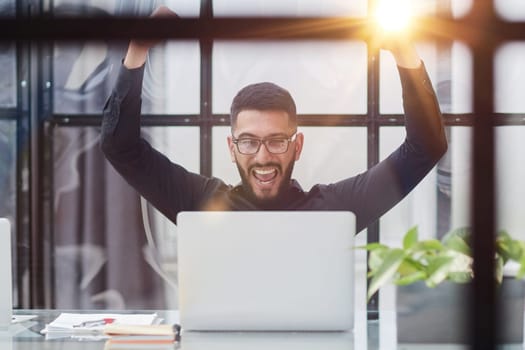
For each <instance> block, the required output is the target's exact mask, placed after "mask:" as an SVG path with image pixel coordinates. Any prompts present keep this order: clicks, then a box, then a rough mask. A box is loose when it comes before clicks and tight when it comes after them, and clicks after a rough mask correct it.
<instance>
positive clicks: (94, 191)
mask: <svg viewBox="0 0 525 350" xmlns="http://www.w3.org/2000/svg"><path fill="white" fill-rule="evenodd" d="M143 135H144V136H145V137H146V138H147V139H150V140H154V141H153V142H152V144H153V145H154V146H155V147H157V148H158V149H159V151H160V152H163V153H165V154H167V155H168V156H169V157H172V156H173V155H175V156H174V158H173V160H174V161H177V162H179V163H180V164H181V165H183V166H185V167H187V168H188V169H190V170H195V169H196V168H197V167H198V164H199V130H198V128H197V127H162V128H144V132H143ZM98 138H99V130H98V128H96V127H58V128H55V129H54V135H53V144H54V150H53V159H54V176H53V181H54V183H53V188H54V208H55V212H54V230H53V232H54V242H53V244H54V246H53V248H54V253H55V255H54V269H55V271H54V272H55V280H54V283H55V288H56V290H57V291H60V297H57V298H56V300H54V305H55V306H56V307H57V308H64V309H67V308H86V309H89V308H97V309H98V308H101V309H124V308H131V309H134V308H138V309H147V308H149V309H152V308H161V309H163V308H167V307H168V308H169V307H174V306H176V305H173V303H174V302H175V301H176V300H177V296H176V288H174V287H175V286H176V283H175V279H174V276H175V275H174V273H175V271H174V259H175V258H176V257H175V250H176V242H175V231H174V230H175V227H174V225H173V224H171V223H169V222H167V221H166V220H165V219H164V218H163V217H162V216H161V215H160V214H158V213H157V212H156V211H155V210H153V209H152V208H151V206H150V205H148V204H147V203H145V202H144V201H141V200H140V197H139V196H138V194H137V193H136V192H135V190H133V189H132V188H131V187H130V186H129V185H128V184H127V183H126V182H125V181H124V180H123V179H122V177H121V176H120V175H119V174H117V173H116V172H115V170H114V169H113V167H112V166H111V165H110V164H109V163H108V162H107V161H106V160H105V159H104V156H103V155H102V154H101V152H100V149H99V147H98ZM181 150H184V151H181ZM130 256H133V258H132V259H130V258H129V257H130ZM131 275H133V276H135V277H134V278H129V276H131ZM161 276H162V277H161Z"/></svg>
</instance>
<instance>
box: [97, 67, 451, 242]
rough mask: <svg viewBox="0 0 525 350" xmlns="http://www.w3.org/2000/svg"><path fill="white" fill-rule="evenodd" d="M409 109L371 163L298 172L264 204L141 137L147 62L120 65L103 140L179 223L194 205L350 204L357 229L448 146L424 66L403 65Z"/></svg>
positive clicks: (117, 162) (132, 179) (126, 172)
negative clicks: (333, 174) (319, 174)
mask: <svg viewBox="0 0 525 350" xmlns="http://www.w3.org/2000/svg"><path fill="white" fill-rule="evenodd" d="M398 70H399V74H400V77H401V85H402V89H403V107H404V110H405V127H406V131H407V137H406V139H405V141H404V142H403V143H402V144H401V145H400V146H399V147H398V148H397V149H396V150H395V151H394V152H393V153H392V154H390V156H389V157H388V158H386V159H385V160H383V161H382V162H380V163H379V164H377V165H375V166H374V167H373V168H371V169H369V170H367V171H365V172H363V173H361V174H358V175H355V176H353V177H349V178H346V179H343V180H341V181H338V182H335V183H332V184H319V185H315V186H313V187H312V188H311V189H310V191H304V190H303V189H302V188H301V186H300V185H299V183H298V182H297V181H295V180H292V182H291V184H290V186H289V188H288V190H287V191H286V193H285V194H284V195H283V196H282V198H281V200H280V201H279V202H278V204H275V205H274V206H272V207H269V208H261V207H258V206H257V205H256V204H254V203H252V202H251V201H250V200H249V197H248V196H247V195H246V194H245V193H244V189H243V187H242V186H240V185H238V186H235V187H234V186H230V185H227V184H225V183H224V182H223V181H222V180H220V179H217V178H213V177H211V178H210V177H206V176H202V175H200V174H196V173H192V172H189V171H187V170H186V169H184V168H183V167H182V166H180V165H178V164H175V163H172V162H171V161H170V160H169V159H168V158H167V157H166V156H164V155H163V154H161V153H160V152H158V151H157V150H155V149H154V148H152V147H151V145H150V144H149V143H148V142H147V141H146V140H144V139H143V138H141V137H140V109H141V91H142V79H143V76H144V66H142V67H140V68H136V69H131V70H130V69H127V68H125V67H124V66H121V68H120V72H119V76H118V79H117V82H116V85H115V87H114V89H113V91H112V93H111V95H110V97H109V99H108V100H107V102H106V105H105V107H104V112H103V116H104V118H103V121H102V134H101V146H102V150H103V152H104V153H105V155H106V157H107V159H108V160H109V161H110V162H111V164H113V166H114V167H115V169H116V170H117V171H118V172H119V173H120V174H121V175H122V176H123V177H124V178H125V179H126V181H127V182H128V183H129V184H130V185H131V186H133V187H134V188H135V189H136V190H137V191H138V192H139V193H140V194H141V195H142V196H143V197H144V198H146V199H147V200H148V201H149V202H150V203H151V204H153V205H154V206H155V207H156V208H157V209H158V210H159V211H161V212H162V213H163V214H164V215H166V217H167V218H168V219H170V220H171V221H173V222H174V223H176V216H177V213H179V212H180V211H194V210H261V209H271V210H349V211H352V212H354V213H355V215H356V218H357V232H359V231H361V230H362V229H363V228H365V227H366V226H368V225H369V224H370V223H371V222H372V221H374V220H376V219H378V218H379V217H380V216H381V215H383V214H384V213H385V212H386V211H388V210H389V209H390V208H392V207H393V206H394V205H395V204H396V203H398V202H399V201H400V200H401V199H402V198H403V197H405V196H406V195H407V194H408V193H409V192H410V191H411V190H412V189H413V188H414V187H415V186H416V185H417V184H418V183H419V182H420V181H421V180H422V179H423V178H424V176H425V175H426V174H427V173H428V172H429V171H430V170H431V169H432V167H433V166H434V165H435V164H436V163H437V161H438V160H439V159H440V158H441V156H442V155H443V154H444V152H445V151H446V149H447V141H446V138H445V133H444V130H443V125H442V121H441V113H440V111H439V106H438V103H437V100H436V96H435V94H434V91H433V88H432V85H431V83H430V79H429V78H428V75H427V73H426V70H425V67H424V65H423V64H422V65H421V67H420V68H418V69H406V68H401V67H398Z"/></svg>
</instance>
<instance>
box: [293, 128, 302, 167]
mask: <svg viewBox="0 0 525 350" xmlns="http://www.w3.org/2000/svg"><path fill="white" fill-rule="evenodd" d="M294 143H295V161H298V160H299V158H300V157H301V152H302V151H303V143H304V134H303V133H302V132H298V133H297V135H296V136H295V142H294Z"/></svg>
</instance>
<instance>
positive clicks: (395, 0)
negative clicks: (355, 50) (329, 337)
mask: <svg viewBox="0 0 525 350" xmlns="http://www.w3.org/2000/svg"><path fill="white" fill-rule="evenodd" d="M375 19H376V22H377V23H378V25H379V27H380V28H381V29H383V30H384V31H386V32H394V33H398V32H402V31H404V30H406V29H408V27H410V22H411V19H412V6H411V4H410V1H409V0H379V1H378V4H377V7H376V10H375Z"/></svg>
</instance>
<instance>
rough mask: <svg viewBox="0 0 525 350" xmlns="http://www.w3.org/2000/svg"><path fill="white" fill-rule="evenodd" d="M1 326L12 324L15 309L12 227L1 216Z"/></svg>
mask: <svg viewBox="0 0 525 350" xmlns="http://www.w3.org/2000/svg"><path fill="white" fill-rule="evenodd" d="M0 283H1V287H0V328H6V327H9V325H11V317H12V312H13V311H12V310H13V299H12V293H13V292H12V290H13V286H12V284H13V282H12V279H11V227H10V225H9V221H8V220H7V219H4V218H0Z"/></svg>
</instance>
